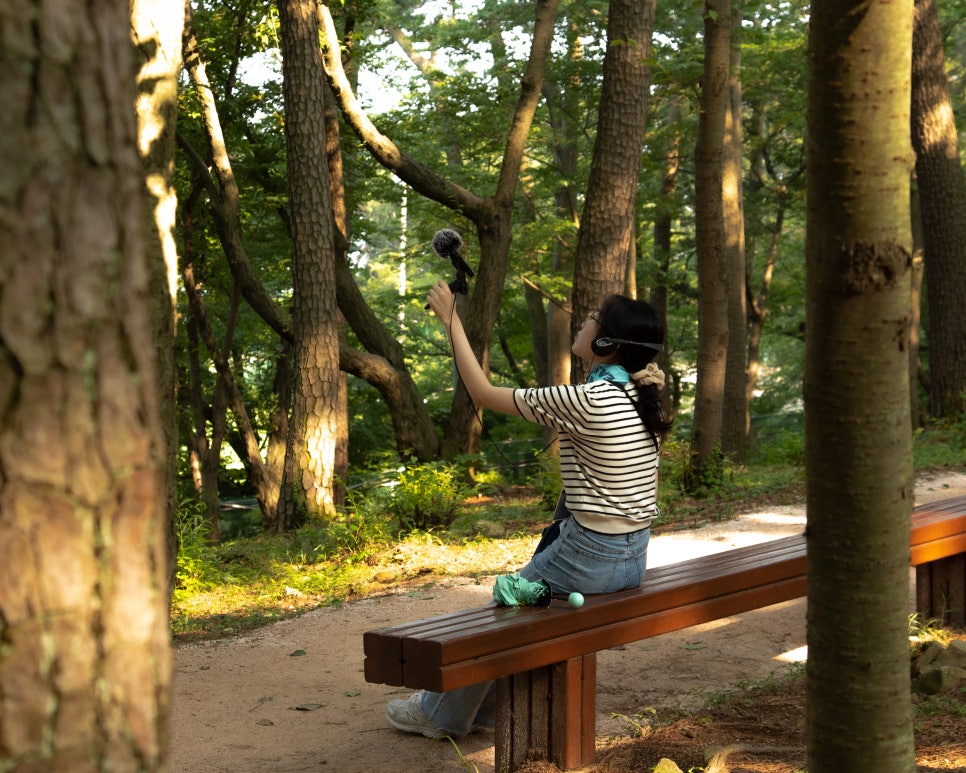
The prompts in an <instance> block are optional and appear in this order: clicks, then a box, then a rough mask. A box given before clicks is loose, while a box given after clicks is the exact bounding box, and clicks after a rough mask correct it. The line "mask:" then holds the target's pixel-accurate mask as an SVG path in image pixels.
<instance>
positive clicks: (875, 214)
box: [804, 0, 916, 773]
mask: <svg viewBox="0 0 966 773" xmlns="http://www.w3.org/2000/svg"><path fill="white" fill-rule="evenodd" d="M912 16H913V14H912V0H906V2H899V3H893V2H882V0H875V2H871V3H867V2H856V0H817V2H814V3H812V19H811V35H810V41H809V64H810V66H809V88H808V135H807V136H808V145H807V164H806V166H807V170H808V172H807V175H808V186H807V187H808V211H807V236H806V272H807V281H806V309H805V311H806V318H807V320H808V328H807V333H806V352H805V391H804V396H805V418H806V424H805V440H806V470H807V499H808V508H807V516H808V526H807V535H808V567H807V571H808V613H807V616H808V670H807V675H808V687H807V690H808V700H807V703H808V709H807V733H806V735H807V737H808V765H807V767H808V770H809V773H833V772H834V773H850V772H854V773H865V772H866V771H873V770H874V771H877V773H900V772H901V773H912V771H914V770H915V769H916V765H915V754H914V748H913V735H912V712H911V700H910V699H911V686H910V676H909V643H908V638H907V635H908V631H907V625H908V614H909V524H910V515H911V511H912V504H913V496H914V491H913V474H912V448H911V446H912V433H911V432H910V429H909V422H910V419H909V392H908V389H909V386H908V377H909V360H908V343H909V292H910V275H911V263H912V259H911V249H912V237H911V233H910V226H909V177H910V173H911V171H912V164H913V157H912V148H911V147H910V143H909V128H908V127H909V114H908V113H909V104H910V83H909V82H910V73H911V51H912Z"/></svg>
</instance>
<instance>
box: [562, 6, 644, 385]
mask: <svg viewBox="0 0 966 773" xmlns="http://www.w3.org/2000/svg"><path fill="white" fill-rule="evenodd" d="M653 29H654V2H653V0H646V2H637V1H636V0H614V1H613V2H611V3H610V6H609V11H608V17H607V40H608V45H607V53H606V54H605V55H604V76H603V77H604V83H603V88H602V91H601V96H600V108H599V115H598V119H597V137H596V139H595V141H594V155H593V159H592V161H591V167H590V179H589V180H588V183H587V194H586V198H585V201H584V209H583V214H582V215H581V218H580V233H579V235H578V239H577V255H576V260H575V265H574V289H573V315H572V318H571V322H570V327H571V337H573V336H575V335H576V334H577V331H578V330H579V329H580V326H581V325H582V324H583V323H584V320H585V319H586V318H587V315H588V314H590V313H591V312H592V311H594V310H595V309H596V308H598V306H599V304H600V302H601V301H602V300H603V299H604V298H605V297H607V296H608V295H611V294H613V293H622V292H624V290H625V278H626V277H625V272H626V270H627V263H628V261H629V260H631V257H632V255H633V251H634V240H635V236H636V232H635V223H636V217H635V212H634V207H635V204H636V200H637V185H638V177H639V175H640V168H641V148H642V146H643V143H644V130H645V128H646V126H647V88H648V84H649V82H650V71H649V70H648V66H647V60H648V59H649V57H650V51H651V34H652V32H653ZM571 371H572V373H573V380H575V381H582V380H583V379H584V378H585V377H586V375H587V373H586V364H585V363H584V362H583V361H582V360H581V359H580V358H579V357H576V356H575V357H574V358H573V359H572V361H571Z"/></svg>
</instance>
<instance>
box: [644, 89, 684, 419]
mask: <svg viewBox="0 0 966 773" xmlns="http://www.w3.org/2000/svg"><path fill="white" fill-rule="evenodd" d="M667 110H668V114H667V125H668V126H669V127H670V128H671V133H670V137H669V142H668V146H667V149H666V150H665V162H664V163H665V166H664V176H663V178H662V180H661V198H660V200H659V201H658V204H657V206H656V208H655V215H654V264H655V266H656V269H655V272H654V275H653V276H652V277H651V281H650V287H651V292H650V295H649V297H648V301H649V302H650V304H651V305H652V306H653V307H654V308H655V309H657V312H658V314H659V315H660V317H661V319H662V320H664V324H665V327H667V308H668V269H669V268H670V265H671V229H672V226H673V224H674V217H675V214H676V212H677V206H676V205H675V201H674V199H675V193H676V191H677V184H678V173H679V171H680V169H681V124H682V121H681V100H680V98H679V97H677V96H672V97H671V98H670V99H669V101H668V108H667ZM669 349H670V347H667V348H665V350H664V351H663V352H658V355H657V357H655V358H654V361H655V362H656V363H657V364H658V366H659V367H660V368H661V369H662V370H663V371H665V372H666V373H668V374H669V375H671V367H670V363H671V353H670V351H669ZM661 408H662V409H663V411H664V415H665V416H669V417H671V416H674V411H675V406H673V405H672V404H671V390H670V389H662V390H661Z"/></svg>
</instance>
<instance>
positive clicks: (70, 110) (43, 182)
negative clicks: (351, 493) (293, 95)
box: [0, 0, 171, 771]
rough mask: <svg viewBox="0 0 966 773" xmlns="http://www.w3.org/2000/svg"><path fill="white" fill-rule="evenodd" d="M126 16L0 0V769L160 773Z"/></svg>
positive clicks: (139, 205) (154, 420)
mask: <svg viewBox="0 0 966 773" xmlns="http://www.w3.org/2000/svg"><path fill="white" fill-rule="evenodd" d="M129 12H130V8H129V4H128V3H127V2H102V3H98V4H96V5H91V4H87V3H83V2H77V1H76V0H65V2H62V3H59V4H57V5H56V7H51V6H49V5H46V4H42V3H34V2H18V3H5V4H3V5H2V6H0V29H3V30H4V45H3V46H2V47H0V94H2V96H3V106H4V109H3V111H2V112H0V157H2V158H3V163H2V164H0V212H2V216H0V277H2V278H0V310H2V311H0V351H2V355H0V403H2V405H3V413H2V418H0V642H2V645H0V759H2V760H3V764H2V767H3V769H4V770H5V771H28V770H29V771H35V770H45V771H95V770H116V771H134V770H161V769H163V765H164V754H165V748H164V747H165V743H166V722H165V719H166V715H167V711H168V696H169V685H170V679H171V658H170V652H169V646H168V583H169V575H168V565H169V563H168V542H167V515H168V513H167V498H166V497H167V491H168V488H167V485H166V482H165V476H166V475H167V474H168V473H169V472H170V470H169V469H168V468H167V459H168V450H167V449H168V446H167V440H166V438H165V432H164V429H163V427H162V421H161V408H160V405H159V392H158V386H157V365H156V361H155V355H156V347H155V341H154V339H153V330H152V319H151V315H150V311H149V307H150V305H151V301H152V293H153V289H152V286H151V276H152V266H153V265H154V264H155V262H160V261H161V255H160V254H159V253H158V252H154V253H153V254H151V255H150V257H149V255H148V252H147V248H146V246H145V242H146V239H145V234H144V229H145V221H146V215H145V211H146V210H145V197H144V176H143V173H142V168H141V165H140V158H139V155H138V147H137V128H138V127H137V116H136V114H135V110H134V104H135V99H136V86H135V65H134V59H133V49H132V45H131V21H130V15H129ZM153 243H154V245H155V249H156V245H157V243H156V240H154V241H153ZM168 397H169V396H168V395H165V399H168Z"/></svg>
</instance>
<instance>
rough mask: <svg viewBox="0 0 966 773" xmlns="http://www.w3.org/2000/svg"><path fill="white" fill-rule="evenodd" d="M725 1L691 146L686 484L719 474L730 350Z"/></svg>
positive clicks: (710, 15)
mask: <svg viewBox="0 0 966 773" xmlns="http://www.w3.org/2000/svg"><path fill="white" fill-rule="evenodd" d="M730 41H731V3H730V0H706V2H705V5H704V75H703V77H702V81H701V115H700V116H699V118H698V139H697V142H696V144H695V151H694V166H695V176H694V225H695V249H696V250H697V257H698V354H697V385H696V387H695V396H694V426H693V429H692V434H691V458H690V462H689V465H688V470H687V479H686V485H687V487H688V488H689V489H691V490H699V489H701V488H702V487H705V486H715V485H717V484H718V483H720V481H721V477H722V473H723V470H722V467H721V428H722V420H723V415H722V414H723V410H724V384H725V367H726V363H727V357H728V295H727V291H726V288H727V281H728V279H727V275H726V273H725V231H724V211H723V207H722V195H721V194H722V184H723V179H722V176H723V162H724V158H723V156H724V151H723V149H724V129H725V118H726V116H727V113H728V110H729V104H730V97H729V90H728V66H729V63H730V59H731V43H730Z"/></svg>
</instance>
